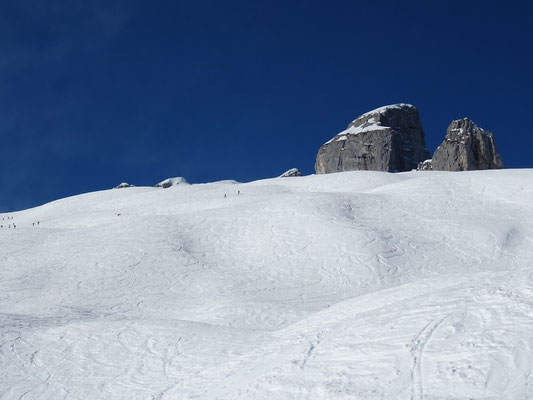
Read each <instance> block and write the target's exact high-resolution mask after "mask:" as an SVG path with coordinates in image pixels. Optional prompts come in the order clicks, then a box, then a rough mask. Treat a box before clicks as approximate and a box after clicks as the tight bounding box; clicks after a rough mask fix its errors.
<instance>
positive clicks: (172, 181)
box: [154, 176, 189, 189]
mask: <svg viewBox="0 0 533 400" xmlns="http://www.w3.org/2000/svg"><path fill="white" fill-rule="evenodd" d="M188 184H189V182H187V180H186V179H185V178H183V177H181V176H178V177H176V178H167V179H165V180H164V181H161V182H159V183H158V184H156V185H154V187H158V188H163V189H167V188H169V187H171V186H177V185H188Z"/></svg>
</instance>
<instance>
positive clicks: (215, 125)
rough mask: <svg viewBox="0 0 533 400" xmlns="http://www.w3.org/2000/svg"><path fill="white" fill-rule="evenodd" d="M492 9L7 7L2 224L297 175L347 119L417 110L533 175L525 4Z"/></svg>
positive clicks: (19, 0)
mask: <svg viewBox="0 0 533 400" xmlns="http://www.w3.org/2000/svg"><path fill="white" fill-rule="evenodd" d="M530 4H531V3H530V2H526V1H523V2H513V1H506V2H505V3H503V2H490V1H479V2H478V1H442V2H433V1H431V2H428V1H419V2H418V1H417V2H410V1H378V2H376V1H366V2H360V1H358V2H356V1H345V2H344V1H264V2H259V1H202V0H200V1H135V0H132V1H114V0H106V1H78V0H64V1H54V0H51V1H37V0H34V1H24V0H3V1H1V2H0V139H1V143H0V155H1V156H0V211H13V210H18V209H22V208H27V207H30V206H35V205H39V204H42V203H45V202H48V201H50V200H54V199H57V198H61V197H65V196H68V195H73V194H77V193H83V192H88V191H94V190H100V189H107V188H111V187H113V186H115V185H117V184H119V183H120V182H123V181H126V182H129V183H133V184H135V185H153V184H155V183H157V182H158V181H160V180H162V179H164V178H167V177H171V176H184V177H185V178H186V179H188V180H189V181H190V182H208V181H214V180H220V179H236V180H239V181H249V180H254V179H260V178H265V177H272V176H276V175H279V174H280V173H282V172H283V171H285V170H287V169H289V168H291V167H298V168H300V169H301V170H302V172H303V173H304V174H310V173H313V165H314V160H315V156H316V152H317V150H318V148H319V147H320V146H321V145H322V144H323V143H324V142H325V141H327V140H328V139H330V138H331V137H332V136H333V135H335V134H336V133H337V132H338V131H340V130H342V129H344V128H345V126H346V125H347V123H348V122H350V121H351V120H352V119H353V118H355V117H356V116H357V115H359V114H361V113H363V112H365V111H368V110H370V109H372V108H375V107H378V106H381V105H384V104H390V103H398V102H408V103H412V104H414V105H416V106H417V107H418V108H419V110H420V112H421V116H422V123H423V126H424V130H425V132H426V143H427V147H428V149H429V150H430V151H431V152H433V151H434V149H435V148H436V146H437V145H438V144H439V143H440V141H441V140H442V139H443V137H444V134H445V130H446V127H447V126H448V124H449V123H450V121H451V120H453V119H457V118H463V117H465V116H468V117H470V118H472V119H473V120H474V121H475V122H477V123H478V125H480V126H481V127H483V128H485V129H489V130H492V131H493V132H494V133H495V137H496V144H497V145H498V147H499V150H500V152H501V153H502V156H503V160H504V162H505V164H506V166H507V167H510V168H524V167H533V159H532V158H533V156H532V150H531V149H532V148H533V139H532V136H533V133H532V132H531V130H532V129H531V112H532V110H533V95H532V93H533V78H532V76H533V51H532V42H533V24H532V20H533V8H532V6H531V5H530Z"/></svg>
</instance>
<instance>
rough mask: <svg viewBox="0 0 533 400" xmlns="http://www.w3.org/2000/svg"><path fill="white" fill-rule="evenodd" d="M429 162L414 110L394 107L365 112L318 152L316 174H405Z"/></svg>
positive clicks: (400, 105)
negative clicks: (352, 172)
mask: <svg viewBox="0 0 533 400" xmlns="http://www.w3.org/2000/svg"><path fill="white" fill-rule="evenodd" d="M427 158H429V153H428V151H427V150H426V148H425V141H424V131H423V129H422V123H421V122H420V116H419V114H418V110H417V109H416V107H414V106H412V105H410V104H394V105H390V106H384V107H380V108H378V109H376V110H373V111H370V112H367V113H366V114H363V115H361V116H360V117H358V118H357V119H355V120H354V121H352V122H351V123H350V124H349V125H348V128H347V129H346V130H344V131H342V132H340V133H339V134H337V135H336V136H335V137H334V138H333V139H331V140H330V141H328V142H326V143H325V144H324V145H323V146H322V147H321V148H320V150H319V151H318V154H317V157H316V163H315V171H316V173H317V174H328V173H332V172H342V171H356V170H373V171H388V172H397V171H409V170H411V169H415V168H416V167H417V165H418V163H419V162H421V161H424V160H426V159H427Z"/></svg>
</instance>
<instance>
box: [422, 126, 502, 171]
mask: <svg viewBox="0 0 533 400" xmlns="http://www.w3.org/2000/svg"><path fill="white" fill-rule="evenodd" d="M500 168H504V165H503V161H502V158H501V156H500V154H499V153H498V150H497V149H496V145H495V143H494V135H493V134H492V132H490V131H486V130H484V129H482V128H480V127H478V126H477V125H476V124H475V123H474V122H473V121H472V120H470V119H468V118H464V119H458V120H455V121H452V123H451V124H450V126H448V129H447V130H446V137H445V138H444V141H443V142H442V143H441V144H440V146H439V147H437V150H435V154H433V158H432V160H431V163H430V168H428V167H427V165H419V169H426V170H427V169H433V170H439V171H468V170H478V169H500Z"/></svg>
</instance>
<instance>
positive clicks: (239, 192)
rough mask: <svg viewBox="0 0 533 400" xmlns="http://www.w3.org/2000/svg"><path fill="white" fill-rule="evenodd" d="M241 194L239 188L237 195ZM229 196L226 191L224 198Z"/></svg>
mask: <svg viewBox="0 0 533 400" xmlns="http://www.w3.org/2000/svg"><path fill="white" fill-rule="evenodd" d="M240 194H241V191H240V190H237V196H238V195H240ZM226 197H228V196H227V194H226V193H224V198H226Z"/></svg>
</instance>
